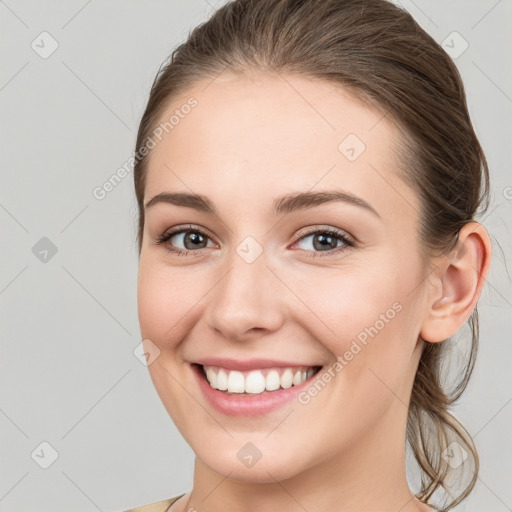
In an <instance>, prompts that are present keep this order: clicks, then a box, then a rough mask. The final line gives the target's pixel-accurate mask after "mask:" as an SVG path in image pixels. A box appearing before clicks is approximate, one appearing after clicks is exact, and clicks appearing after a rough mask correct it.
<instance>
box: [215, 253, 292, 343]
mask: <svg viewBox="0 0 512 512" xmlns="http://www.w3.org/2000/svg"><path fill="white" fill-rule="evenodd" d="M227 266H228V267H229V268H228V269H227V271H226V272H225V273H223V274H224V277H222V278H221V279H220V281H219V282H218V284H217V285H216V286H215V287H214V289H213V290H212V291H211V293H209V294H208V297H209V304H208V308H207V310H206V311H205V315H206V316H207V324H208V325H209V326H210V328H212V329H214V330H216V331H217V333H220V334H222V335H223V336H224V337H225V338H226V339H229V340H234V341H236V340H238V341H244V340H248V339H252V338H254V337H255V336H264V335H268V334H269V333H271V332H273V331H275V330H277V329H279V327H280V326H281V325H282V322H283V316H284V307H283V306H284V304H283V297H285V291H286V290H285V288H284V286H283V284H282V283H281V281H280V280H279V279H278V278H277V277H276V275H275V274H274V272H275V271H272V270H270V268H269V267H268V266H267V259H266V258H265V254H264V253H263V254H261V255H260V256H259V257H258V258H257V259H256V260H255V261H253V262H251V263H247V262H246V261H245V260H244V259H243V258H242V257H240V256H239V255H238V254H237V253H234V254H233V257H232V258H230V260H229V263H228V265H227Z"/></svg>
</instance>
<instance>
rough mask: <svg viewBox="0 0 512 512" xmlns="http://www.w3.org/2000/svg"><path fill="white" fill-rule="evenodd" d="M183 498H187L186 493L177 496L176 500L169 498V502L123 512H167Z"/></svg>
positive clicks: (158, 502)
mask: <svg viewBox="0 0 512 512" xmlns="http://www.w3.org/2000/svg"><path fill="white" fill-rule="evenodd" d="M182 496H185V493H183V494H180V495H179V496H175V497H174V498H169V499H168V500H164V501H157V502H156V503H151V504H149V505H143V506H142V507H137V508H131V509H129V510H124V511H123V512H167V511H168V510H169V509H170V508H171V505H172V504H173V503H174V502H175V501H178V500H179V499H180V498H181V497H182Z"/></svg>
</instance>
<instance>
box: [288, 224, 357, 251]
mask: <svg viewBox="0 0 512 512" xmlns="http://www.w3.org/2000/svg"><path fill="white" fill-rule="evenodd" d="M299 236H300V238H299V240H298V241H297V242H295V244H294V245H296V244H298V243H299V242H304V241H306V240H308V239H310V240H309V241H308V242H307V243H305V244H304V245H305V247H306V248H305V250H306V251H308V252H311V250H312V251H313V252H311V254H308V255H307V256H306V257H308V258H311V257H313V258H314V257H323V256H332V255H333V254H337V253H339V252H342V251H346V250H347V249H349V248H350V247H354V245H355V242H354V240H353V239H352V238H351V237H350V236H349V235H347V233H345V232H343V231H340V230H337V229H333V228H323V229H316V230H314V231H309V232H308V233H306V234H305V235H304V234H303V232H300V233H299ZM319 253H327V254H319Z"/></svg>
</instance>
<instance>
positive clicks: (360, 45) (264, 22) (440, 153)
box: [134, 0, 489, 511]
mask: <svg viewBox="0 0 512 512" xmlns="http://www.w3.org/2000/svg"><path fill="white" fill-rule="evenodd" d="M226 69H227V70H228V71H229V72H232V73H238V74H244V73H246V74H250V73H251V71H254V70H258V71H264V72H269V73H271V72H284V73H288V74H294V75H300V76H304V77H309V78H319V79H323V80H326V81H330V82H332V83H336V84H339V85H340V86H343V87H345V88H348V89H350V90H351V91H352V92H353V93H354V94H355V95H357V96H358V97H359V98H360V99H362V100H364V101H366V102H367V103H368V104H370V105H371V106H373V107H374V108H375V107H376V108H377V109H378V110H380V111H381V112H383V113H384V114H385V115H386V116H388V117H389V118H390V119H392V120H393V122H394V123H395V126H397V127H398V128H399V129H400V130H401V132H402V133H403V135H404V136H403V141H402V143H401V145H400V147H398V146H397V147H396V148H395V149H397V155H398V156H399V157H400V161H401V164H402V169H401V170H399V172H400V174H401V176H402V178H403V179H404V180H405V182H407V183H408V184H409V185H410V186H411V187H412V188H413V190H415V191H416V192H417V193H418V196H419V198H420V201H421V209H422V211H421V221H420V227H419V240H420V242H421V243H420V246H421V248H422V257H423V258H424V261H425V262H426V263H428V261H430V259H429V258H430V257H431V256H434V255H447V254H449V253H450V251H451V250H452V249H453V248H454V246H455V245H456V243H457V237H458V232H459V230H460V228H461V227H462V226H464V225H465V224H466V223H468V222H470V221H471V220H474V218H475V216H476V215H477V214H478V213H483V212H484V211H485V210H486V209H487V208H488V204H489V173H488V167H487V162H486V159H485V156H484V154H483V151H482V148H481V146H480V144H479V142H478V140H477V137H476V134H475V132H474V130H473V126H472V123H471V120H470V117H469V113H468V108H467V104H466V98H465V92H464V87H463V84H462V80H461V77H460V75H459V72H458V70H457V68H456V66H455V65H454V63H453V62H452V60H451V59H450V57H449V56H448V55H447V54H446V53H445V52H444V50H443V49H442V48H441V46H440V45H439V44H438V43H436V42H435V41H434V39H432V37H430V36H429V35H428V34H427V33H426V32H425V31H424V30H423V29H422V28H421V27H420V26H419V25H418V24H417V23H416V21H415V20H414V19H413V17H412V16H411V15H410V14H409V13H408V12H406V11H405V10H403V9H401V8H399V7H398V6H396V5H394V4H392V3H390V2H388V1H387V0H237V1H231V2H229V3H227V4H225V5H224V6H223V7H221V8H220V9H218V10H217V11H216V12H214V13H213V15H212V16H211V17H210V19H209V20H208V21H206V22H205V23H202V24H201V25H199V26H197V27H196V28H195V29H194V30H193V31H192V32H191V33H190V34H189V37H188V39H187V40H186V41H185V42H184V43H183V44H181V45H180V46H178V47H177V48H176V49H175V50H174V51H173V52H172V54H171V56H170V59H169V62H167V63H166V65H165V66H164V67H163V68H161V69H160V70H159V72H158V74H157V76H156V78H155V81H154V83H153V86H152V88H151V93H150V97H149V101H148V104H147V107H146V110H145V112H144V115H143V117H142V120H141V123H140V126H139V131H138V135H137V142H136V149H137V152H140V150H141V148H143V146H144V145H145V144H146V141H147V140H148V137H150V135H151V131H152V130H154V129H155V127H156V125H157V123H158V121H159V118H160V117H161V116H162V114H163V112H164V110H165V109H166V108H167V106H168V104H169V102H170V101H172V99H173V98H176V96H178V95H179V94H183V93H184V92H186V89H187V88H188V87H190V86H191V85H194V84H196V83H197V82H199V81H203V80H206V79H210V80H213V79H214V78H215V77H217V76H218V75H219V74H220V73H221V72H222V71H224V70H226ZM147 160H148V157H144V158H141V159H138V160H137V161H136V164H135V168H134V179H135V191H136V196H137V202H138V207H139V226H138V236H137V240H138V247H139V252H140V250H141V246H142V236H143V228H144V205H143V198H144V188H145V176H146V172H147ZM479 209H480V211H478V210H479ZM427 266H428V265H425V276H427V275H428V272H427V269H426V267H427ZM468 326H469V328H470V330H471V336H470V337H471V347H470V350H469V351H468V352H469V354H470V355H469V358H468V361H467V364H466V365H465V366H464V368H463V371H462V372H461V373H462V376H461V377H460V379H459V382H458V383H457V384H456V385H455V386H453V389H451V390H447V389H445V386H443V384H442V380H443V379H442V373H443V372H442V371H441V370H442V367H441V364H442V362H443V360H444V359H446V358H447V354H446V351H447V349H448V347H447V346H446V342H443V343H425V345H424V350H423V352H422V355H421V359H420V362H419V366H418V370H417V373H416V376H415V380H414V384H413V388H412V395H411V401H410V405H409V416H408V424H407V440H408V442H409V444H410V447H411V448H412V450H413V453H414V456H415V459H416V461H417V463H418V465H419V468H420V472H421V489H420V491H419V493H418V494H417V497H418V499H420V500H421V501H424V502H426V501H427V500H429V499H430V498H431V497H432V495H433V494H434V492H435V491H436V490H438V489H439V490H441V489H444V490H445V491H446V493H447V494H448V495H449V499H448V501H447V502H446V503H444V504H442V505H438V507H439V508H440V510H443V511H445V510H449V509H450V508H452V507H454V506H455V505H457V504H458V503H460V502H461V501H462V500H463V499H465V498H466V497H467V496H468V495H469V493H470V492H471V490H472V489H473V487H474V485H475V482H476V479H477V475H478V468H479V463H478V454H477V451H476V447H475V445H474V443H473V440H472V439H471V436H470V435H469V433H468V432H467V431H466V430H465V429H464V427H463V426H462V425H461V423H460V422H459V421H457V420H456V419H455V417H454V416H453V415H452V414H451V413H450V412H449V410H448V409H449V407H450V405H451V404H453V402H454V401H455V400H457V399H458V398H459V396H460V395H461V393H462V392H463V391H464V389H465V388H466V385H467V383H468V380H469V378H470V376H471V373H472V371H473V366H474V362H475V357H476V353H477V344H478V312H477V309H476V308H475V309H474V311H473V313H472V315H471V317H470V319H469V320H468ZM453 441H455V442H457V443H458V445H459V446H460V447H461V448H462V449H463V450H465V451H466V452H467V453H468V458H467V460H466V461H465V462H464V463H463V464H462V465H460V466H458V467H452V466H451V465H450V464H449V454H448V453H447V451H446V449H447V447H448V446H449V445H450V444H451V442H453ZM468 467H470V468H471V470H470V476H469V481H468V482H467V485H466V486H465V487H463V488H462V491H460V492H459V493H458V494H457V493H455V495H454V494H452V492H453V488H452V486H451V484H450V482H454V481H458V483H461V482H463V480H464V479H463V478H462V475H463V471H464V470H465V469H467V468H468Z"/></svg>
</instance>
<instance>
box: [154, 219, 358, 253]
mask: <svg viewBox="0 0 512 512" xmlns="http://www.w3.org/2000/svg"><path fill="white" fill-rule="evenodd" d="M181 233H199V234H201V235H202V236H204V237H206V238H209V239H211V238H210V236H208V235H207V234H206V233H205V232H204V231H202V230H201V229H198V228H196V227H194V226H188V229H185V228H183V227H178V228H176V229H174V230H172V231H168V232H166V233H163V234H162V235H160V236H158V238H157V239H156V241H155V244H156V245H166V249H167V250H168V251H169V252H172V253H173V254H175V255H176V256H187V255H188V254H189V253H194V252H196V253H199V252H200V250H196V251H192V250H190V249H176V248H174V247H171V246H170V244H167V242H168V241H169V240H170V239H171V238H172V237H173V236H175V235H179V234H181ZM317 234H323V235H328V236H331V237H333V238H336V239H339V240H341V241H342V242H343V243H344V245H343V246H341V247H336V248H335V249H331V250H328V251H306V252H307V253H309V254H307V255H306V257H307V258H323V257H326V256H332V255H333V254H337V253H339V252H343V251H346V250H348V249H350V248H351V247H354V246H355V242H354V240H352V238H350V237H349V236H347V235H346V234H345V233H343V232H342V231H338V230H337V229H332V228H322V229H316V230H312V231H308V232H306V233H303V232H299V235H300V236H299V237H298V238H297V240H296V241H295V242H294V244H296V243H297V242H299V241H300V240H302V239H303V238H305V237H308V236H311V235H317ZM203 249H204V248H203Z"/></svg>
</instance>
